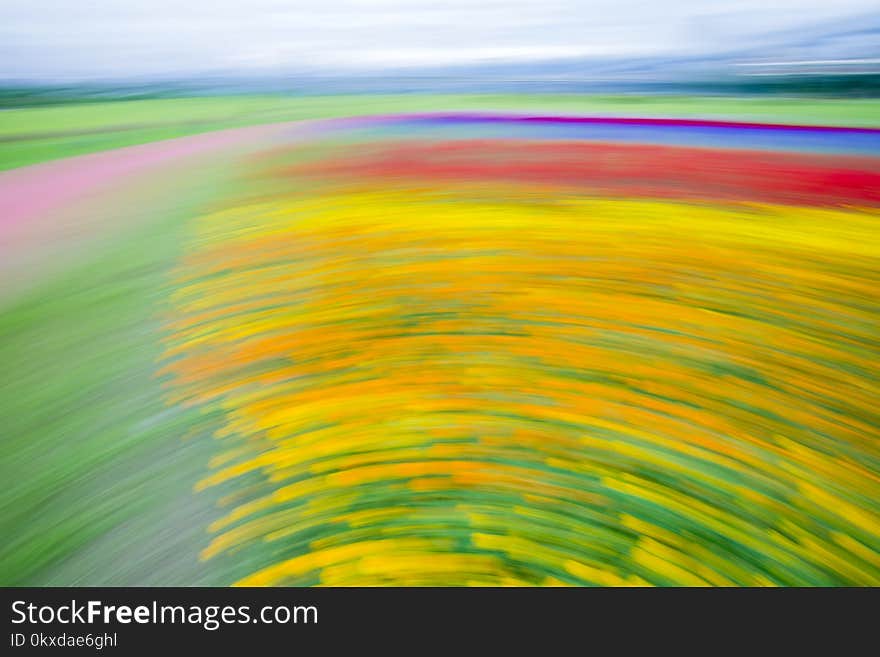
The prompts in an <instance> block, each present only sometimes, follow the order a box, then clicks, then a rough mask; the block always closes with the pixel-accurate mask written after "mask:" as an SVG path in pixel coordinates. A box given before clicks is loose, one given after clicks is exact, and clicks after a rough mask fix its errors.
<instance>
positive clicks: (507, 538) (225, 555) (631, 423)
mask: <svg viewBox="0 0 880 657" xmlns="http://www.w3.org/2000/svg"><path fill="white" fill-rule="evenodd" d="M878 109H880V105H878V101H868V100H866V101H856V100H811V101H805V100H803V99H798V100H794V99H791V100H788V99H773V100H768V99H721V98H684V97H677V98H672V97H577V96H571V97H566V96H547V97H540V96H529V97H517V96H418V95H412V96H399V97H397V96H396V97H391V96H388V97H379V96H370V95H364V96H357V97H342V96H340V97H312V98H309V97H304V98H280V97H237V98H203V99H189V100H179V99H178V100H171V99H168V100H155V101H154V100H150V101H117V102H110V103H95V104H83V105H71V106H60V107H46V108H29V109H22V110H6V111H4V112H2V113H0V167H2V168H4V169H12V171H7V172H5V173H3V174H0V184H2V183H3V182H4V181H5V182H6V183H7V184H6V186H5V187H2V186H0V202H4V203H6V205H5V206H4V207H5V208H7V215H6V217H7V219H8V217H12V216H13V213H16V214H15V216H18V217H21V218H22V219H21V220H20V221H17V222H12V221H8V220H7V221H6V223H4V222H3V221H0V258H3V267H2V268H0V271H3V272H4V277H5V279H4V280H5V282H4V284H3V290H2V294H0V411H2V415H3V417H4V423H3V428H2V429H0V477H2V480H3V481H6V482H11V485H8V486H7V487H6V488H5V490H4V492H3V493H0V534H2V535H3V536H7V537H10V538H9V539H8V540H6V541H5V542H4V544H3V545H2V546H0V583H3V584H36V585H41V584H113V585H134V584H178V585H180V584H218V585H221V584H223V585H225V584H231V583H236V582H239V583H245V584H295V585H309V584H319V583H322V584H439V585H445V584H457V585H461V584H463V585H468V584H516V585H520V584H530V585H532V584H538V585H540V584H553V585H555V584H575V585H595V584H598V585H624V584H636V585H646V584H651V585H691V584H709V585H853V584H855V585H864V584H877V583H878V582H880V557H878V552H880V508H878V506H877V500H878V499H880V448H878V445H880V443H878V439H880V435H878V416H877V408H880V389H878V379H877V374H876V367H875V365H874V363H876V362H877V357H878V355H880V354H878V347H880V340H878V335H880V326H878V319H880V314H878V312H880V308H878V298H877V292H876V290H877V289H878V283H880V252H878V244H880V242H878V240H877V236H878V232H877V227H876V221H877V218H878V215H877V208H878V197H877V189H878V185H877V180H878V176H880V164H878V155H880V148H878V134H880V133H877V132H872V131H862V132H858V131H852V132H846V131H843V132H835V131H821V130H815V131H809V130H801V131H785V130H781V129H770V128H767V129H765V128H761V129H746V128H730V127H724V126H721V127H718V126H711V125H700V124H693V125H691V124H685V125H678V126H676V125H666V124H656V125H655V124H646V125H643V126H638V125H636V126H633V125H620V126H613V125H612V126H611V127H609V126H607V125H588V124H585V125H580V124H564V123H563V124H554V123H552V122H545V123H540V122H536V123H534V124H523V123H517V122H516V121H512V120H510V117H499V118H497V120H495V121H494V122H492V121H488V120H483V119H479V118H475V117H474V116H473V115H469V116H470V118H468V116H458V115H457V118H456V117H455V116H453V117H447V118H445V119H443V118H436V117H434V118H431V117H427V118H419V117H406V118H399V119H393V118H390V119H385V120H371V119H362V120H352V121H349V122H345V123H320V122H318V123H315V124H309V125H303V124H298V123H289V122H290V121H299V120H302V119H322V118H333V117H350V116H356V115H370V114H410V113H418V112H431V113H438V112H452V111H470V112H474V111H480V112H488V111H495V112H498V111H513V112H517V113H531V114H546V115H558V116H583V115H588V116H589V115H595V116H606V117H613V116H637V117H677V118H702V119H734V120H738V121H755V122H767V123H795V124H812V125H823V126H837V127H840V126H854V127H877V126H880V119H878V117H880V112H878ZM265 124H271V125H266V127H260V128H257V129H254V130H253V131H250V132H248V131H243V132H235V131H231V132H227V133H218V134H217V135H216V136H211V135H204V136H203V139H202V138H191V139H202V140H201V141H184V142H180V141H179V142H168V144H164V145H163V144H159V145H155V144H154V145H152V146H149V147H147V148H146V149H145V147H138V148H139V149H140V150H138V149H135V150H127V151H126V150H116V151H115V153H112V152H110V153H104V154H101V153H100V152H101V151H105V150H110V149H122V148H123V147H127V146H133V145H137V144H144V143H146V142H152V141H155V140H160V139H166V138H170V137H182V136H185V135H192V134H195V133H203V132H205V133H206V132H210V131H218V130H222V129H233V128H242V127H245V126H263V125H265ZM221 135H225V136H224V137H222V138H221ZM182 143H183V144H189V145H192V148H189V147H186V148H184V147H183V146H181V145H180V144H182ZM173 144H176V146H174V148H177V149H178V150H177V151H173V152H174V156H173V157H171V156H168V157H165V155H167V153H170V152H172V151H171V150H169V149H171V148H172V145H173ZM154 147H156V148H154ZM90 153H91V154H93V155H89V156H88V157H89V158H92V159H87V158H80V159H70V160H67V161H66V162H65V161H63V160H62V158H65V157H70V156H77V155H86V154H90ZM163 153H164V154H165V155H163ZM163 158H164V159H163ZM54 160H59V161H58V162H48V161H54ZM40 162H43V164H41V165H39V166H36V167H33V168H32V171H33V172H34V174H33V175H34V176H35V177H33V178H30V177H28V178H24V177H20V178H13V177H12V176H21V175H22V173H21V172H22V171H26V170H25V169H20V168H19V167H24V166H25V165H31V164H38V163H40ZM132 162H137V163H138V164H137V166H134V165H133V164H132ZM41 167H43V168H41ZM50 167H57V168H50ZM4 177H5V178H4ZM25 180H27V181H28V182H27V184H28V185H30V186H29V187H25V186H24V182H21V181H25ZM9 181H12V182H9ZM71 181H74V182H71ZM20 190H27V193H26V194H25V193H24V192H22V191H20ZM34 196H35V197H37V198H40V199H42V200H43V201H45V203H42V204H41V203H32V202H31V201H33V198H31V197H34Z"/></svg>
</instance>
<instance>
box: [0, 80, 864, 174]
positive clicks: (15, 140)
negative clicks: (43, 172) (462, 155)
mask: <svg viewBox="0 0 880 657" xmlns="http://www.w3.org/2000/svg"><path fill="white" fill-rule="evenodd" d="M461 110H482V111H505V110H508V111H509V110H515V111H523V112H546V113H550V114H553V113H557V114H596V115H606V116H613V115H637V116H656V117H704V118H718V119H730V120H740V121H763V122H783V123H806V124H823V123H824V124H834V125H847V126H863V127H872V126H880V118H878V117H880V101H878V100H876V99H855V100H854V99H834V98H825V99H804V98H772V97H770V98H768V97H763V98H761V97H759V98H735V97H731V98H723V97H722V98H704V97H688V96H635V95H634V96H586V95H584V96H581V95H558V94H555V95H546V96H541V95H513V94H510V95H488V94H485V95H437V94H430V95H423V94H410V95H394V96H382V95H375V94H363V95H356V96H345V95H337V96H303V97H289V96H262V97H260V96H258V97H253V96H231V97H209V98H187V99H172V98H169V99H156V100H134V101H125V100H117V101H111V102H94V103H84V104H72V105H62V106H49V107H29V108H22V109H7V110H3V111H2V112H0V170H2V169H11V168H14V167H19V166H26V165H28V164H34V163H37V162H41V161H44V160H50V159H56V158H61V157H70V156H74V155H82V154H85V153H93V152H95V151H101V150H107V149H111V148H119V147H122V146H131V145H134V144H143V143H147V142H150V141H155V140H159V139H171V138H174V137H182V136H185V135H190V134H195V133H199V132H207V131H211V130H221V129H224V128H231V127H240V126H246V125H258V124H263V123H272V122H282V121H298V120H304V119H322V118H331V117H343V116H355V115H367V114H386V113H407V112H444V111H461Z"/></svg>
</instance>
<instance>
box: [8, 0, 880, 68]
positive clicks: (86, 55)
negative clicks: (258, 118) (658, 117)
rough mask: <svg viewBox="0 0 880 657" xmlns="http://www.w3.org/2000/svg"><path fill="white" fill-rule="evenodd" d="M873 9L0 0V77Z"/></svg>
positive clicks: (427, 48)
mask: <svg viewBox="0 0 880 657" xmlns="http://www.w3.org/2000/svg"><path fill="white" fill-rule="evenodd" d="M871 14H873V15H875V16H876V15H878V14H880V10H878V5H877V0H833V1H832V0H649V1H643V0H538V1H526V0H504V1H499V0H471V1H467V2H465V1H463V0H434V1H422V0H369V1H368V0H286V1H285V0H189V1H188V2H187V1H186V0H0V79H42V78H46V79H58V78H78V79H100V78H114V77H124V76H151V75H159V76H169V75H170V76H173V75H190V74H199V73H205V72H230V73H248V72H273V71H276V72H280V71H291V70H296V71H316V72H324V71H342V72H345V71H349V72H352V71H367V70H372V71H375V70H379V71H381V70H388V69H391V68H394V69H397V68H413V67H418V68H424V67H431V66H450V65H467V64H474V63H480V64H482V63H487V62H504V63H507V62H510V63H516V62H523V61H539V60H549V59H559V58H621V57H655V56H697V55H704V54H713V53H719V52H724V51H726V50H735V49H739V48H746V47H757V48H760V47H761V46H762V45H766V46H767V47H768V48H770V47H773V44H774V43H777V42H778V41H779V40H780V39H785V38H789V39H790V38H792V36H793V35H797V34H798V31H799V30H800V29H807V28H809V29H811V30H815V29H816V26H822V25H833V24H836V22H839V21H844V20H846V19H854V18H856V17H859V16H865V15H871Z"/></svg>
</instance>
